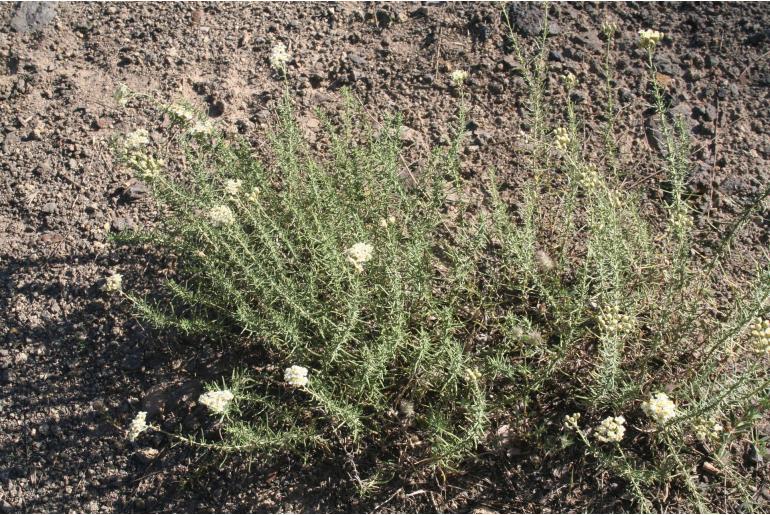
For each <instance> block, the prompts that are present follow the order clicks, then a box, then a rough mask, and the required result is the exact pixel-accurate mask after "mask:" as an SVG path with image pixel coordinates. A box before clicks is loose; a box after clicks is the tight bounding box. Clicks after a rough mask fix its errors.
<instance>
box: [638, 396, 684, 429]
mask: <svg viewBox="0 0 770 515" xmlns="http://www.w3.org/2000/svg"><path fill="white" fill-rule="evenodd" d="M642 411H644V412H645V413H646V414H647V416H648V417H650V418H651V419H653V420H654V421H655V422H656V423H658V424H665V423H666V422H668V421H669V420H671V419H672V418H674V417H675V416H676V404H674V401H672V400H671V399H669V397H668V395H666V394H665V393H663V392H660V393H656V394H655V395H653V396H652V397H650V400H648V401H645V402H643V403H642Z"/></svg>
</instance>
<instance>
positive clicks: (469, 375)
mask: <svg viewBox="0 0 770 515" xmlns="http://www.w3.org/2000/svg"><path fill="white" fill-rule="evenodd" d="M480 379H481V371H480V370H479V369H478V368H475V367H474V368H466V369H465V380H466V381H468V382H470V383H476V382H478V381H479V380H480Z"/></svg>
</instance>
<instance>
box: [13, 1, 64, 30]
mask: <svg viewBox="0 0 770 515" xmlns="http://www.w3.org/2000/svg"><path fill="white" fill-rule="evenodd" d="M55 17H56V3H55V2H22V3H21V5H20V6H19V9H18V10H17V11H16V14H15V15H14V16H13V18H11V28H12V29H13V30H15V31H16V32H32V31H35V30H40V29H42V28H43V27H45V26H46V25H48V24H49V23H50V22H51V20H53V19H54V18H55Z"/></svg>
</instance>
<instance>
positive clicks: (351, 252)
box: [345, 243, 374, 272]
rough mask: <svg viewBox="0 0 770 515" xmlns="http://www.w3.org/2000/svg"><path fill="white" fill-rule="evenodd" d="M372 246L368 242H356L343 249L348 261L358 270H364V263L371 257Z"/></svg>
mask: <svg viewBox="0 0 770 515" xmlns="http://www.w3.org/2000/svg"><path fill="white" fill-rule="evenodd" d="M373 252H374V247H372V246H371V245H369V244H368V243H356V244H355V245H353V246H352V247H350V248H349V249H346V250H345V255H346V256H347V260H348V263H350V264H351V265H353V266H354V267H355V269H356V270H357V271H358V272H363V271H364V263H366V262H367V261H369V260H370V259H372V253H373Z"/></svg>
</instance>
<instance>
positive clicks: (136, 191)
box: [123, 180, 150, 202]
mask: <svg viewBox="0 0 770 515" xmlns="http://www.w3.org/2000/svg"><path fill="white" fill-rule="evenodd" d="M149 192H150V190H149V188H147V185H146V184H145V183H143V182H142V181H136V180H134V181H131V182H130V183H129V184H128V186H127V187H126V188H125V190H124V191H123V197H124V198H125V199H126V201H127V202H133V201H136V200H139V199H142V198H144V197H146V196H147V194H148V193H149Z"/></svg>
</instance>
